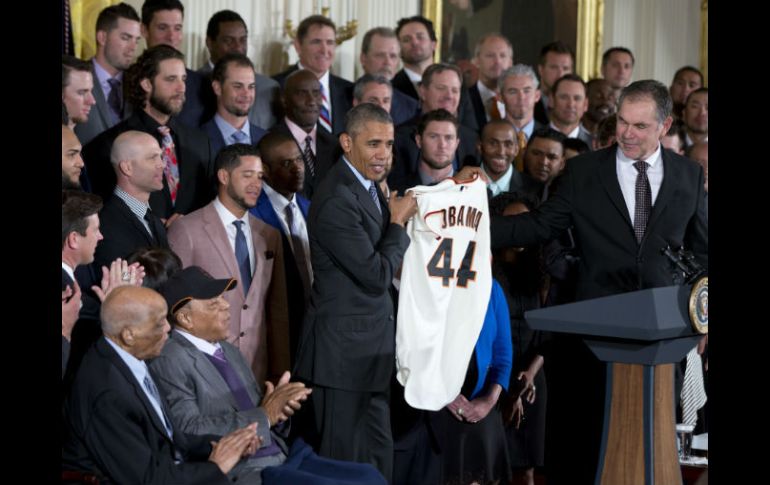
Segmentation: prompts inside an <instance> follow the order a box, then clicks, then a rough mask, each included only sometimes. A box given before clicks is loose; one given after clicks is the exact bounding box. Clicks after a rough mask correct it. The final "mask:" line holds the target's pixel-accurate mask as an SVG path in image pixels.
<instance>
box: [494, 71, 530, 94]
mask: <svg viewBox="0 0 770 485" xmlns="http://www.w3.org/2000/svg"><path fill="white" fill-rule="evenodd" d="M511 76H529V77H530V78H531V79H532V83H533V84H534V85H535V89H537V88H538V86H540V81H539V80H538V79H537V74H535V70H534V69H532V67H531V66H528V65H526V64H514V65H513V66H512V67H509V68H508V69H506V70H505V71H503V73H502V74H500V79H498V80H497V89H499V90H500V92H501V93H502V91H503V86H504V85H505V80H506V79H508V78H509V77H511Z"/></svg>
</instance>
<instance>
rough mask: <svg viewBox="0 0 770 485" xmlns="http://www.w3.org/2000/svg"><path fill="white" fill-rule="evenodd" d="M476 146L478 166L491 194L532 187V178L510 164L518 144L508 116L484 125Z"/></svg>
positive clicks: (533, 184) (528, 189)
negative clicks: (506, 118) (479, 157)
mask: <svg viewBox="0 0 770 485" xmlns="http://www.w3.org/2000/svg"><path fill="white" fill-rule="evenodd" d="M478 150H479V153H480V154H481V170H482V171H483V172H484V173H485V174H486V176H487V178H488V179H489V181H488V182H487V189H488V190H489V192H490V195H491V196H492V197H494V196H496V195H499V194H500V193H502V192H514V191H515V192H519V193H524V192H528V191H530V190H533V189H534V186H535V185H536V184H535V183H534V182H533V180H532V179H531V178H530V177H529V176H528V175H526V174H523V173H521V172H519V171H518V170H516V169H515V168H514V167H513V160H514V158H516V154H517V153H518V151H519V144H518V143H517V141H516V132H515V130H514V128H513V126H511V123H509V122H508V121H507V120H492V121H490V122H489V123H487V124H486V125H485V126H484V129H483V130H481V140H480V141H479V144H478Z"/></svg>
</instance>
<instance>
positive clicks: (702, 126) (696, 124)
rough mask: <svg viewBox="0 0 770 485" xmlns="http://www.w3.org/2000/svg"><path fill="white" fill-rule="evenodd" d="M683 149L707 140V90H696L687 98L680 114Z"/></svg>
mask: <svg viewBox="0 0 770 485" xmlns="http://www.w3.org/2000/svg"><path fill="white" fill-rule="evenodd" d="M682 120H683V121H684V129H685V131H686V132H687V136H686V137H685V149H686V148H689V147H690V146H692V145H694V144H695V143H697V142H699V141H708V139H709V88H700V89H696V90H695V91H693V92H692V93H690V95H689V96H687V102H686V103H685V105H684V111H683V112H682Z"/></svg>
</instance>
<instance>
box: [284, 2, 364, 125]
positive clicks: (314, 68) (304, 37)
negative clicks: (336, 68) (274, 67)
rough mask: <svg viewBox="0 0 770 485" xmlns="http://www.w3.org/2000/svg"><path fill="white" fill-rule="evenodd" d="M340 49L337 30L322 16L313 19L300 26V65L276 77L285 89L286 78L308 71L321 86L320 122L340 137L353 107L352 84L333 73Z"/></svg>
mask: <svg viewBox="0 0 770 485" xmlns="http://www.w3.org/2000/svg"><path fill="white" fill-rule="evenodd" d="M336 48H337V26H335V25H334V22H332V21H331V20H329V19H328V18H326V17H324V16H323V15H311V16H310V17H306V18H304V19H303V20H302V22H300V23H299V27H297V37H296V38H295V39H294V49H295V50H296V51H297V55H298V56H299V62H297V64H295V65H293V66H291V67H290V68H288V69H287V70H285V71H283V72H281V73H279V74H276V75H275V76H273V79H275V80H276V81H278V83H279V84H280V85H281V87H282V88H283V87H284V85H285V84H286V78H287V77H288V76H289V74H291V73H292V72H294V71H297V70H299V69H307V70H308V71H310V72H312V73H313V74H315V76H316V77H317V78H318V81H320V83H321V97H322V101H323V106H322V108H321V116H320V117H319V120H318V122H319V123H320V124H321V126H323V127H324V128H325V129H326V130H327V131H329V133H340V132H342V131H343V130H344V129H345V113H347V112H348V110H349V109H350V107H351V100H350V91H351V90H352V89H353V83H351V82H350V81H348V80H347V79H342V78H341V77H337V76H335V75H334V74H332V73H331V72H330V69H331V67H332V63H333V62H334V51H335V49H336Z"/></svg>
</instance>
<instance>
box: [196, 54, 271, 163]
mask: <svg viewBox="0 0 770 485" xmlns="http://www.w3.org/2000/svg"><path fill="white" fill-rule="evenodd" d="M254 75H255V73H254V64H252V63H251V61H250V60H249V58H248V57H246V56H245V55H243V54H225V55H224V57H222V58H221V59H220V60H219V62H217V64H216V66H215V67H214V71H213V73H212V78H213V82H212V83H211V86H212V87H213V88H214V94H215V95H216V97H217V113H216V114H215V115H214V117H213V118H211V119H210V120H209V121H207V122H206V123H204V124H203V126H201V129H202V130H203V131H205V132H206V134H207V135H208V136H209V141H210V143H211V159H212V160H214V159H216V157H217V153H219V150H221V149H222V147H224V146H226V145H232V144H233V143H246V144H247V145H256V144H257V143H259V140H260V139H261V138H262V137H263V136H265V133H267V132H266V131H265V130H263V129H262V128H260V127H258V126H257V125H255V124H253V123H251V122H250V121H249V118H248V116H249V110H250V109H251V107H252V105H254V95H255V89H256V84H255V82H254Z"/></svg>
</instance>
